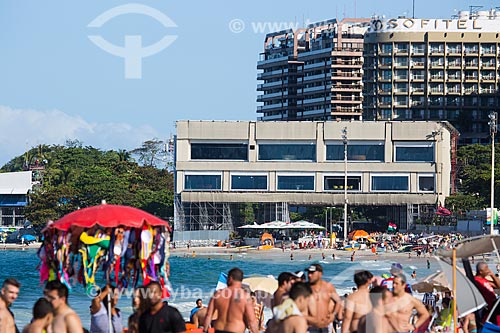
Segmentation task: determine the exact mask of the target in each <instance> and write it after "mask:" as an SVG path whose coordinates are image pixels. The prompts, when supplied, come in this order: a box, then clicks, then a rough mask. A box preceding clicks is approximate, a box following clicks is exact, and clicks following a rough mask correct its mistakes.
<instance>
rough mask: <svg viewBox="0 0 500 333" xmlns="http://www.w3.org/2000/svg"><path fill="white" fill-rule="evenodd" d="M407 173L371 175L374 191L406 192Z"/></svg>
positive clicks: (407, 185) (407, 188)
mask: <svg viewBox="0 0 500 333" xmlns="http://www.w3.org/2000/svg"><path fill="white" fill-rule="evenodd" d="M409 188H410V186H409V176H408V175H372V191H374V192H408V190H409Z"/></svg>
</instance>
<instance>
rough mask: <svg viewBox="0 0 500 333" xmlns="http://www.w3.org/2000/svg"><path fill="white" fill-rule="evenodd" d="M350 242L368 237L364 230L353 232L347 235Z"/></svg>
mask: <svg viewBox="0 0 500 333" xmlns="http://www.w3.org/2000/svg"><path fill="white" fill-rule="evenodd" d="M349 236H350V237H351V238H352V240H357V239H358V238H368V237H369V235H368V233H367V232H366V231H364V230H355V231H353V232H352V233H351V234H350V235H349Z"/></svg>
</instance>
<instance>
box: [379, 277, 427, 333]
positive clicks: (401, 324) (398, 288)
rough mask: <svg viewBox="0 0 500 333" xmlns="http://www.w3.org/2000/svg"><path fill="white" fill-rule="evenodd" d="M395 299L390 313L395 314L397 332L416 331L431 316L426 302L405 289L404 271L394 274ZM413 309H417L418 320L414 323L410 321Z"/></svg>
mask: <svg viewBox="0 0 500 333" xmlns="http://www.w3.org/2000/svg"><path fill="white" fill-rule="evenodd" d="M393 287H394V291H393V295H394V297H393V301H392V305H391V307H390V308H389V309H388V310H389V311H390V313H389V315H391V316H392V315H393V316H394V317H395V319H396V331H397V332H409V331H415V330H416V328H418V327H420V326H421V325H422V324H423V323H425V322H426V320H427V319H428V318H429V316H430V315H429V312H428V311H427V310H426V308H425V306H424V304H423V303H422V302H421V301H419V300H418V299H416V298H415V297H413V296H411V295H410V294H408V293H407V292H406V291H405V287H406V276H405V275H404V274H403V273H397V274H396V275H395V276H394V282H393ZM413 310H416V311H417V317H418V319H417V321H416V322H415V323H414V324H413V323H410V318H411V316H412V312H413Z"/></svg>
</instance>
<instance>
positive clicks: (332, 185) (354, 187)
mask: <svg viewBox="0 0 500 333" xmlns="http://www.w3.org/2000/svg"><path fill="white" fill-rule="evenodd" d="M344 185H345V179H344V176H343V175H335V176H325V178H324V189H325V191H344ZM347 190H348V191H361V176H350V175H347Z"/></svg>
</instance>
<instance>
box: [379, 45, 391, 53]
mask: <svg viewBox="0 0 500 333" xmlns="http://www.w3.org/2000/svg"><path fill="white" fill-rule="evenodd" d="M380 53H392V43H387V44H380Z"/></svg>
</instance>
